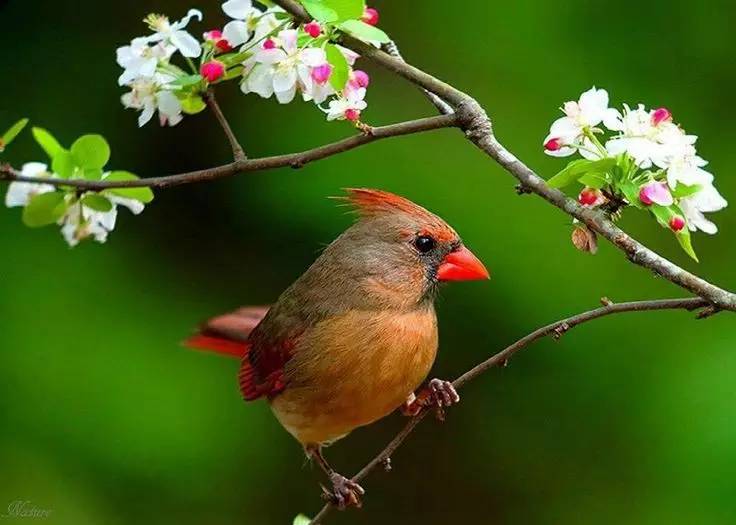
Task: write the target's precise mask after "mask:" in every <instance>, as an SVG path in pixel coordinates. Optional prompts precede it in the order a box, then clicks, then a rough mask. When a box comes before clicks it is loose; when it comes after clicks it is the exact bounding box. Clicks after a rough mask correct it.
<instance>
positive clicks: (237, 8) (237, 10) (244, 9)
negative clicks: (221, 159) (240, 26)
mask: <svg viewBox="0 0 736 525" xmlns="http://www.w3.org/2000/svg"><path fill="white" fill-rule="evenodd" d="M222 10H223V11H225V14H226V15H227V16H229V17H230V18H235V19H238V20H245V19H246V17H247V16H248V14H249V13H250V12H251V11H252V10H253V2H252V1H251V0H228V1H227V2H225V3H224V4H222Z"/></svg>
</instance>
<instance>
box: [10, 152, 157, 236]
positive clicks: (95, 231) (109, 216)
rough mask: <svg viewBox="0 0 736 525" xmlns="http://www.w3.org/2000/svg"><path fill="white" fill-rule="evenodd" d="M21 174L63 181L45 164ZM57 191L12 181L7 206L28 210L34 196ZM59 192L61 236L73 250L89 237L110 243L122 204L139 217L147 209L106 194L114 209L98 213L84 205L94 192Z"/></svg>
mask: <svg viewBox="0 0 736 525" xmlns="http://www.w3.org/2000/svg"><path fill="white" fill-rule="evenodd" d="M21 175H23V176H24V177H33V178H37V177H42V178H59V177H58V176H57V175H56V174H54V173H51V172H49V170H48V167H47V165H46V164H43V163H41V162H28V163H26V164H24V165H23V168H22V170H21ZM108 175H109V173H105V174H104V175H103V178H102V180H105V178H106V177H107V176H108ZM53 192H57V188H56V187H55V186H53V185H51V184H45V183H35V182H12V183H11V184H10V185H9V186H8V192H7V193H6V194H5V205H6V206H7V207H8V208H15V207H26V206H28V205H29V204H30V202H31V201H32V199H33V198H34V197H36V196H38V195H42V194H47V193H53ZM57 193H58V198H59V200H60V201H61V202H60V204H59V205H60V207H61V208H62V209H63V210H64V212H63V214H62V215H61V216H60V217H59V218H58V219H57V220H56V223H57V224H58V225H59V226H61V233H62V235H63V236H64V239H65V240H66V242H67V243H68V244H69V246H71V247H74V246H76V245H77V244H79V243H80V241H83V240H85V239H88V238H92V239H94V240H95V241H97V242H100V243H104V242H105V241H107V236H108V234H109V233H110V232H111V231H112V230H113V229H115V223H116V220H117V216H118V212H117V206H118V205H120V206H124V207H126V208H128V209H129V210H130V211H131V212H133V213H134V214H135V215H138V214H139V213H141V212H142V211H143V209H144V207H145V205H144V204H143V203H142V202H140V201H138V200H134V199H128V198H125V197H120V196H117V195H114V194H106V195H105V199H106V200H107V201H108V202H109V203H110V209H109V210H107V211H98V210H95V209H93V208H91V207H89V206H87V205H85V204H83V203H84V201H85V197H86V196H87V195H96V194H94V193H91V192H88V193H84V194H82V195H76V194H75V193H73V192H66V193H61V192H57Z"/></svg>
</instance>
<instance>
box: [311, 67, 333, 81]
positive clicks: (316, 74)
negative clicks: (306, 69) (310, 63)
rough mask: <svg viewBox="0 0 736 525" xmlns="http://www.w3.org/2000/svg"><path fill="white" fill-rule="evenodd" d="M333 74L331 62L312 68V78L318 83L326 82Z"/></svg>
mask: <svg viewBox="0 0 736 525" xmlns="http://www.w3.org/2000/svg"><path fill="white" fill-rule="evenodd" d="M331 74H332V66H331V65H330V64H326V63H325V64H322V65H321V66H317V67H315V68H313V69H312V80H314V81H315V82H316V83H317V84H324V83H325V82H327V81H328V80H329V78H330V75H331Z"/></svg>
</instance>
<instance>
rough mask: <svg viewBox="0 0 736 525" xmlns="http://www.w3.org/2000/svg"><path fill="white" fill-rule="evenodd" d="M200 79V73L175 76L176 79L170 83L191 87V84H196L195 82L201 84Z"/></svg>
mask: <svg viewBox="0 0 736 525" xmlns="http://www.w3.org/2000/svg"><path fill="white" fill-rule="evenodd" d="M202 80H203V78H202V75H186V76H183V77H179V78H177V79H176V80H174V81H173V82H171V85H172V86H178V87H182V88H185V87H191V86H196V85H197V84H201V83H202Z"/></svg>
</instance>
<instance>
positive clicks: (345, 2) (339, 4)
mask: <svg viewBox="0 0 736 525" xmlns="http://www.w3.org/2000/svg"><path fill="white" fill-rule="evenodd" d="M322 4H323V5H324V6H325V7H328V8H329V9H332V10H333V11H334V12H335V13H337V20H338V21H342V20H352V19H355V18H360V17H361V16H363V11H365V1H364V0H323V1H322Z"/></svg>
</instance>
